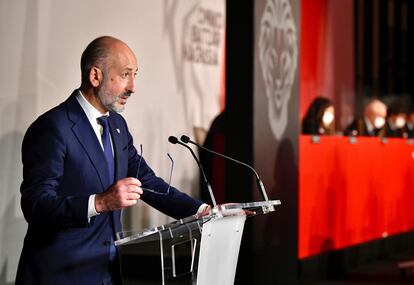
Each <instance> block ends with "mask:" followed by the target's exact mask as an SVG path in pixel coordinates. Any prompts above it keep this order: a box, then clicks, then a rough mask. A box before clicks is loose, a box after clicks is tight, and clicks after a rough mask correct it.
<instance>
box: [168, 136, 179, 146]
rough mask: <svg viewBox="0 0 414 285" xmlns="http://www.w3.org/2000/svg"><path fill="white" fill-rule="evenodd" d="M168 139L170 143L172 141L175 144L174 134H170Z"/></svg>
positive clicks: (176, 140) (176, 141)
mask: <svg viewBox="0 0 414 285" xmlns="http://www.w3.org/2000/svg"><path fill="white" fill-rule="evenodd" d="M168 141H169V142H170V143H172V144H176V143H178V139H177V138H176V137H174V136H170V137H169V138H168Z"/></svg>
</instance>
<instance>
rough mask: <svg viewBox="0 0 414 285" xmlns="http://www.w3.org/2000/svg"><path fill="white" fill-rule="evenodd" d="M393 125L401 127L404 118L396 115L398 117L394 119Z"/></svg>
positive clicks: (403, 124) (403, 123)
mask: <svg viewBox="0 0 414 285" xmlns="http://www.w3.org/2000/svg"><path fill="white" fill-rule="evenodd" d="M395 126H396V127H397V128H398V129H401V128H402V127H404V126H405V119H404V118H401V117H398V118H397V119H396V120H395Z"/></svg>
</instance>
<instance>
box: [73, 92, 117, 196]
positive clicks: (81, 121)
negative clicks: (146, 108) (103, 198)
mask: <svg viewBox="0 0 414 285" xmlns="http://www.w3.org/2000/svg"><path fill="white" fill-rule="evenodd" d="M76 92H77V91H75V92H74V93H73V94H72V95H71V96H70V97H69V99H68V100H67V101H66V102H67V110H68V117H69V119H70V120H71V121H72V122H73V123H74V124H73V127H72V131H73V133H74V135H75V136H76V138H77V139H78V141H79V143H80V144H81V145H82V147H83V149H84V150H85V152H86V153H87V155H88V157H89V160H90V161H91V162H92V164H93V166H94V167H95V169H96V172H97V173H98V176H99V178H100V180H101V183H102V190H105V189H106V188H107V187H108V186H109V185H110V184H111V181H109V177H108V168H107V165H106V164H107V162H106V160H105V156H104V153H103V151H102V147H101V145H100V144H99V141H98V139H97V137H96V135H95V132H94V131H93V128H92V126H91V124H90V123H89V120H88V118H87V117H86V114H85V113H84V111H83V109H82V107H81V106H80V105H79V103H78V101H77V100H76V97H75V96H76Z"/></svg>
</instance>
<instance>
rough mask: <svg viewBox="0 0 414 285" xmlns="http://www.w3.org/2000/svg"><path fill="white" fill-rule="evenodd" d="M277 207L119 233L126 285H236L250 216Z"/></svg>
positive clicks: (227, 209) (235, 207)
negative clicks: (240, 253) (235, 279)
mask: <svg viewBox="0 0 414 285" xmlns="http://www.w3.org/2000/svg"><path fill="white" fill-rule="evenodd" d="M277 205H280V201H279V200H272V201H262V202H252V203H240V204H224V205H217V206H216V207H214V208H213V209H212V210H211V213H210V214H209V215H207V216H200V215H194V216H191V217H188V218H185V219H181V220H178V221H175V222H173V223H171V224H167V225H164V226H160V227H156V228H153V229H150V230H145V231H142V232H139V233H138V232H131V231H129V232H120V233H118V239H117V240H116V241H115V245H116V246H117V247H118V253H119V258H120V263H121V273H122V281H123V284H124V285H132V284H139V285H153V284H154V285H155V284H162V285H164V284H191V285H195V284H197V285H211V284H220V285H227V284H228V285H230V284H233V283H234V276H235V273H236V266H237V259H238V255H239V248H240V242H241V238H242V235H243V228H244V222H245V220H246V216H254V215H259V214H267V213H270V212H273V211H274V210H275V206H277Z"/></svg>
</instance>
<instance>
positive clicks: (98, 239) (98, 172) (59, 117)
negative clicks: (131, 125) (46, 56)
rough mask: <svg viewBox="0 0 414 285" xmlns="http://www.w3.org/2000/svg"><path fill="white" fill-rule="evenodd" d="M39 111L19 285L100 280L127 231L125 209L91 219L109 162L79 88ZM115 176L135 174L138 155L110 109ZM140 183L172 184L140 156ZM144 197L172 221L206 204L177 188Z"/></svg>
mask: <svg viewBox="0 0 414 285" xmlns="http://www.w3.org/2000/svg"><path fill="white" fill-rule="evenodd" d="M77 92H78V91H75V92H73V94H72V95H71V96H70V97H69V98H68V99H67V100H66V101H65V102H63V103H62V104H60V105H59V106H57V107H55V108H53V109H52V110H50V111H48V112H46V113H45V114H43V115H42V116H40V117H39V118H38V119H37V120H36V121H35V122H34V123H33V124H32V125H31V126H30V127H29V129H28V130H27V132H26V134H25V137H24V140H23V145H22V160H23V182H22V185H21V194H22V197H21V206H22V210H23V214H24V216H25V219H26V220H27V222H28V230H27V234H26V237H25V240H24V245H23V250H22V253H21V257H20V262H19V267H18V271H17V277H16V284H54V285H56V284H59V285H65V284H68V285H69V284H70V285H73V284H85V285H86V284H87V285H92V284H101V283H102V279H103V277H104V274H105V272H106V270H107V268H108V264H109V248H110V247H109V245H110V240H111V236H112V237H114V235H115V233H116V232H119V231H120V230H121V223H120V211H119V210H118V211H113V212H108V213H102V214H100V215H98V216H95V217H92V218H91V219H90V221H88V213H87V211H88V199H89V196H90V195H91V194H95V193H100V192H103V191H105V190H106V189H107V188H108V187H109V186H110V185H111V183H112V181H110V179H109V178H108V173H107V166H106V160H105V157H104V154H103V151H102V148H101V145H100V144H99V141H98V139H97V137H96V135H95V133H94V131H93V129H92V126H91V125H90V123H89V121H88V119H87V117H86V114H85V113H84V111H83V109H82V107H81V106H80V105H79V103H78V101H77V100H76V97H75V95H76V93H77ZM109 125H110V132H111V137H112V143H113V147H114V159H115V181H116V180H118V179H121V178H125V177H131V176H132V177H135V175H136V171H137V165H138V161H139V155H138V154H137V151H136V149H135V147H134V146H133V140H132V137H131V134H130V133H129V131H128V128H127V124H126V122H125V120H124V119H123V117H122V116H120V115H119V114H117V113H114V112H110V116H109ZM138 178H139V179H140V181H141V182H142V186H143V187H146V188H151V189H160V191H165V189H166V187H167V183H166V182H164V181H163V180H162V179H161V178H159V177H157V176H156V175H155V174H154V172H153V171H152V170H151V168H150V167H149V166H148V165H147V164H146V162H145V160H144V159H142V160H141V166H140V173H139V175H138ZM142 200H144V201H145V202H146V203H148V204H150V205H151V206H153V207H155V208H157V209H158V210H160V211H162V212H163V213H165V214H167V215H169V216H172V217H174V218H177V219H178V218H184V217H187V216H190V215H193V214H195V213H196V212H197V210H198V208H199V206H200V205H201V204H202V202H201V201H198V200H195V199H193V198H191V197H189V196H188V195H186V194H184V193H182V192H179V191H178V190H177V189H175V188H173V187H171V188H170V193H169V195H156V194H152V193H149V192H145V193H144V194H143V195H142Z"/></svg>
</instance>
